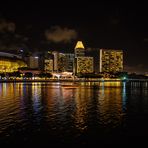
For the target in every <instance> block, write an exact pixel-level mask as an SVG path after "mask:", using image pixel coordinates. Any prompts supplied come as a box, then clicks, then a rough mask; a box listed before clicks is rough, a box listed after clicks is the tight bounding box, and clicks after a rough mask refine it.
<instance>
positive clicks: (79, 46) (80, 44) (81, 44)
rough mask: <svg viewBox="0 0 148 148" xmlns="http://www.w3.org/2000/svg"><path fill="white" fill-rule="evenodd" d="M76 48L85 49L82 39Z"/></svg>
mask: <svg viewBox="0 0 148 148" xmlns="http://www.w3.org/2000/svg"><path fill="white" fill-rule="evenodd" d="M75 49H84V45H83V43H82V41H78V42H77V44H76V46H75Z"/></svg>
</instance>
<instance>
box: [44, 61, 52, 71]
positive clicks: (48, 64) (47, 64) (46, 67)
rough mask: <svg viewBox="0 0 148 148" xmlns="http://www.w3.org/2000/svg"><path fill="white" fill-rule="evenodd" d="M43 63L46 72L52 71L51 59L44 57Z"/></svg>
mask: <svg viewBox="0 0 148 148" xmlns="http://www.w3.org/2000/svg"><path fill="white" fill-rule="evenodd" d="M44 64H45V65H44V70H45V71H46V72H53V59H45V61H44Z"/></svg>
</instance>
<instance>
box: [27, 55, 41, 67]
mask: <svg viewBox="0 0 148 148" xmlns="http://www.w3.org/2000/svg"><path fill="white" fill-rule="evenodd" d="M27 62H28V67H29V68H33V69H38V68H39V57H38V56H30V57H29V58H28V61H27Z"/></svg>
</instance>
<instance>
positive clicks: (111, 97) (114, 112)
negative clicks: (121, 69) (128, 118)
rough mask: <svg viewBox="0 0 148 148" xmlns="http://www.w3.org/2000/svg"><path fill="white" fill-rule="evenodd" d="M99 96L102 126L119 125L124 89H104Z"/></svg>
mask: <svg viewBox="0 0 148 148" xmlns="http://www.w3.org/2000/svg"><path fill="white" fill-rule="evenodd" d="M102 91H103V93H102ZM99 94H100V95H99V97H98V107H99V108H98V111H99V115H100V116H99V117H100V118H99V120H100V122H101V124H103V125H107V124H110V125H111V126H116V125H118V124H119V123H120V122H121V117H122V116H121V114H122V87H117V88H114V87H113V88H112V87H103V89H100V92H99ZM109 119H112V120H109Z"/></svg>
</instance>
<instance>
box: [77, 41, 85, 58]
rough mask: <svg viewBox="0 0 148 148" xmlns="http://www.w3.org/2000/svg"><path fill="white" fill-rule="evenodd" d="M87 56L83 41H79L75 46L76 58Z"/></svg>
mask: <svg viewBox="0 0 148 148" xmlns="http://www.w3.org/2000/svg"><path fill="white" fill-rule="evenodd" d="M82 56H85V48H84V45H83V43H82V41H78V42H77V44H76V46H75V58H77V57H82Z"/></svg>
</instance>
